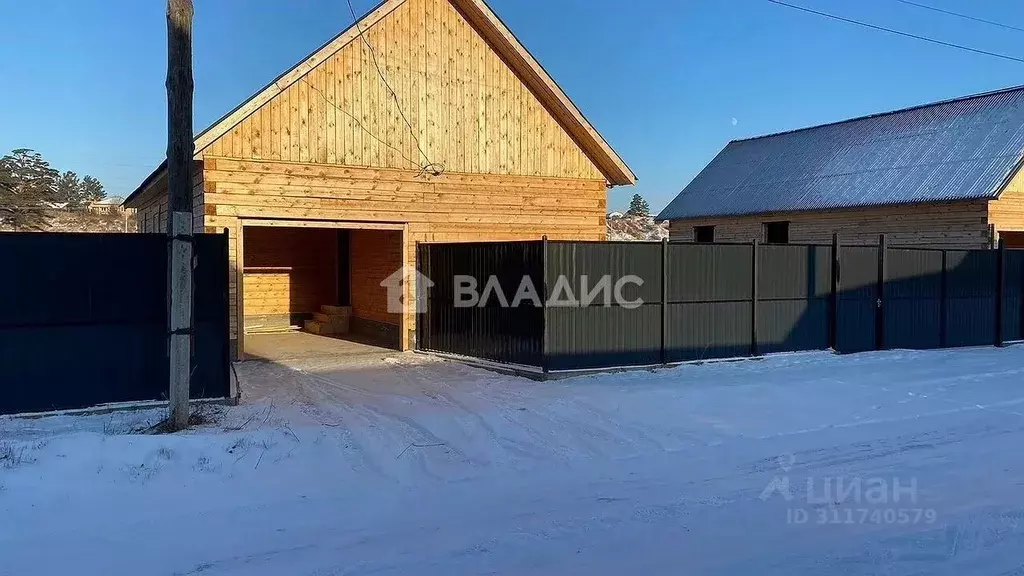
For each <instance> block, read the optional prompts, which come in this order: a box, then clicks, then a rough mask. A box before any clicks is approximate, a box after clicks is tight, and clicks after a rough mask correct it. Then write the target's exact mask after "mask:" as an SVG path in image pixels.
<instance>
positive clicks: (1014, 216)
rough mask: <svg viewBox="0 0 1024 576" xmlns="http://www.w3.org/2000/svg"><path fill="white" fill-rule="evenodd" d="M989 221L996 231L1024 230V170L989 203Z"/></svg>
mask: <svg viewBox="0 0 1024 576" xmlns="http://www.w3.org/2000/svg"><path fill="white" fill-rule="evenodd" d="M988 221H989V224H992V225H994V226H995V228H996V231H1000V230H1006V231H1017V232H1024V170H1020V171H1018V172H1017V174H1016V175H1015V176H1014V177H1013V178H1012V179H1011V180H1010V182H1009V183H1008V184H1007V185H1006V187H1005V188H1003V191H1002V193H1001V194H1000V195H999V198H998V199H996V200H992V201H991V202H989V203H988Z"/></svg>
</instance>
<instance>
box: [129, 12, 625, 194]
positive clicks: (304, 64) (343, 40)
mask: <svg viewBox="0 0 1024 576" xmlns="http://www.w3.org/2000/svg"><path fill="white" fill-rule="evenodd" d="M405 1H406V0H383V1H382V2H381V3H380V4H378V5H377V7H375V8H374V9H372V10H370V12H368V13H367V14H366V15H364V16H363V17H362V18H359V19H358V20H356V22H354V23H353V24H352V25H351V26H349V27H348V28H346V29H345V30H344V31H342V32H341V33H340V34H338V35H337V36H335V37H334V38H332V39H331V40H329V41H327V43H325V44H324V45H323V46H321V47H320V48H317V49H316V50H315V51H313V53H312V54H310V55H309V56H307V57H305V58H303V59H302V60H301V61H300V62H299V63H298V64H296V65H295V66H293V67H292V68H291V69H289V70H288V71H286V72H284V73H283V74H281V75H280V76H278V77H277V78H276V79H274V81H273V82H271V83H270V84H267V85H266V86H264V87H263V88H262V89H260V90H259V91H258V92H256V94H253V95H252V96H251V97H249V98H248V99H247V100H245V101H244V102H242V103H241V104H239V105H238V106H237V107H236V108H235V109H234V110H232V111H230V112H228V113H227V114H225V115H224V116H223V117H221V118H220V119H219V120H217V121H216V122H214V123H213V124H212V125H210V126H209V127H208V128H206V129H205V130H203V131H202V132H200V133H199V134H198V135H197V136H196V137H195V153H196V156H197V157H198V156H199V155H200V154H201V153H202V152H203V150H205V149H206V148H207V147H209V146H210V145H211V144H213V143H214V142H215V141H216V140H217V139H218V138H220V137H221V136H223V135H224V134H226V133H228V132H229V131H231V130H232V129H233V128H234V127H235V126H236V125H238V123H239V122H241V121H243V120H245V119H246V118H247V117H249V116H250V115H252V114H253V113H254V112H256V111H257V110H259V108H260V107H261V106H263V105H264V104H266V103H267V102H269V101H270V100H271V99H272V98H273V97H274V96H277V95H278V94H280V93H281V92H282V91H284V90H285V89H286V88H288V87H289V86H291V85H292V84H294V83H295V82H297V81H299V79H300V78H302V77H303V76H305V75H306V74H307V73H308V72H309V71H310V70H312V69H313V68H316V67H317V66H318V65H319V64H321V63H322V62H324V61H325V60H327V59H328V58H330V57H331V56H333V55H334V54H335V53H337V52H338V51H339V50H341V49H342V48H344V47H345V46H347V45H348V44H349V43H351V42H353V41H355V40H357V39H358V38H359V34H360V30H363V31H365V30H366V29H368V28H370V27H371V26H373V25H374V24H376V23H377V22H379V21H380V20H382V19H383V18H385V17H386V16H387V15H388V14H390V13H391V12H393V11H394V10H395V9H396V8H398V7H399V6H401V5H402V4H403V3H404V2H405ZM448 1H449V2H451V4H452V6H454V7H455V9H456V10H458V11H459V12H460V13H461V14H462V15H463V17H464V18H465V19H466V21H467V22H468V23H469V24H470V25H471V26H472V27H473V28H474V29H475V30H476V31H477V32H478V33H479V34H480V35H481V36H482V37H483V38H484V40H486V41H487V43H488V44H489V45H490V46H491V47H492V48H493V49H494V50H495V51H496V52H497V53H498V54H499V55H500V56H501V58H502V59H503V60H504V61H505V62H506V64H508V66H509V67H510V68H511V69H512V70H513V72H515V74H516V76H518V77H519V79H520V80H521V81H522V82H523V83H524V84H525V85H526V86H527V87H528V88H529V89H530V90H531V91H532V92H533V93H534V94H535V95H536V96H537V99H538V100H540V102H541V103H542V104H543V105H544V107H545V108H546V109H547V110H548V111H549V112H550V113H551V115H552V116H553V117H554V118H555V119H556V120H557V121H558V123H559V124H560V125H561V126H562V127H563V128H564V129H565V130H566V132H568V133H569V135H570V136H572V138H573V139H574V140H575V141H576V143H577V144H579V146H580V148H582V149H583V151H584V152H585V153H586V155H587V157H588V158H590V159H591V160H592V161H593V162H594V164H595V165H596V166H597V167H598V169H599V170H600V171H601V173H602V174H604V176H605V178H607V180H608V182H609V183H611V184H613V185H628V184H635V183H636V175H635V174H634V173H633V171H632V170H631V169H630V168H629V166H627V165H626V163H625V162H624V161H623V160H622V158H621V157H620V156H619V155H618V154H617V153H616V152H615V150H613V149H612V147H611V146H610V145H609V144H608V142H607V141H605V139H604V138H603V137H602V136H601V134H600V133H598V131H597V130H596V129H595V128H594V127H593V126H592V125H591V124H590V122H589V121H588V120H587V119H586V117H584V116H583V113H582V112H580V110H579V108H577V107H576V105H575V104H574V103H573V102H572V100H570V99H569V97H568V96H567V95H566V94H565V92H564V91H563V90H562V89H561V87H559V86H558V84H557V83H556V82H555V81H554V79H553V78H552V77H551V75H550V74H548V73H547V71H546V70H544V67H543V66H541V65H540V63H539V62H537V60H536V59H535V58H534V57H533V55H532V54H530V52H529V50H527V49H526V47H525V46H523V44H522V43H521V42H520V41H519V39H518V38H516V36H515V35H514V34H513V33H512V31H511V30H509V28H508V27H507V26H506V25H505V23H504V22H502V20H501V18H499V17H498V15H497V14H495V13H494V11H493V10H491V8H490V6H488V5H487V3H486V2H485V1H484V0H448ZM165 170H166V162H165V163H163V164H161V165H160V166H159V167H158V168H157V169H156V170H154V171H153V173H152V174H150V175H149V177H147V178H146V180H145V181H143V183H142V184H141V185H140V186H139V188H137V189H136V190H135V191H134V192H132V194H131V195H129V196H128V198H127V199H125V202H126V203H127V202H130V201H131V200H132V199H134V198H135V197H136V196H137V195H138V194H140V193H141V192H142V191H143V190H145V189H146V187H148V186H149V184H150V183H152V182H153V181H155V180H156V179H157V178H159V177H160V175H161V174H162V173H163V172H164V171H165Z"/></svg>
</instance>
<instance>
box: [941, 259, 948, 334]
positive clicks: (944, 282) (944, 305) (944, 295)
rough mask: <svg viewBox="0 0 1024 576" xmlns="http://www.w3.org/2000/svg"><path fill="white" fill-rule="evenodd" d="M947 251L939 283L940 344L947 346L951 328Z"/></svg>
mask: <svg viewBox="0 0 1024 576" xmlns="http://www.w3.org/2000/svg"><path fill="white" fill-rule="evenodd" d="M948 267H949V264H948V263H947V252H946V250H943V251H942V275H941V277H940V284H939V346H940V347H941V348H946V347H947V346H949V328H948V327H947V325H946V324H947V320H946V316H947V315H948V314H949V304H948V302H947V300H948V299H949V274H948V273H947V271H946V270H947V268H948Z"/></svg>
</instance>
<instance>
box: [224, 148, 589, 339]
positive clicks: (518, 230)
mask: <svg viewBox="0 0 1024 576" xmlns="http://www.w3.org/2000/svg"><path fill="white" fill-rule="evenodd" d="M205 190H206V192H205V195H204V209H205V212H206V217H205V224H206V226H207V228H209V229H214V230H218V231H219V230H222V229H224V228H226V229H228V230H229V233H230V237H229V254H230V257H231V259H232V262H235V261H236V259H237V238H238V236H239V234H240V233H241V226H240V221H241V220H243V219H273V218H278V219H289V220H308V221H317V220H320V221H346V222H368V223H392V224H396V225H399V226H404V227H405V228H406V230H407V235H406V241H405V246H404V247H403V252H402V257H403V262H404V263H405V265H406V266H409V267H412V266H414V265H415V244H416V242H473V241H476V242H479V241H496V240H530V239H540V238H541V237H542V236H543V235H545V234H546V235H548V236H549V237H550V238H551V239H553V240H555V239H564V240H604V239H605V234H606V228H605V211H606V205H607V204H606V203H607V200H606V198H607V195H606V185H605V181H604V180H603V179H600V180H579V179H570V178H540V177H524V176H508V175H487V174H458V173H446V174H443V175H441V176H436V177H435V176H428V175H423V174H421V173H419V172H417V171H412V170H387V169H368V168H355V167H341V166H325V165H314V164H303V163H292V162H265V161H247V160H237V159H228V158H207V160H206V172H205ZM246 233H248V229H246ZM352 273H353V275H355V274H356V273H357V270H356V269H355V267H353V269H352ZM236 285H237V283H236V282H232V285H231V290H232V297H235V296H234V295H235V286H236ZM414 298H415V294H413V293H410V294H409V295H408V296H407V300H406V302H412V301H414ZM241 305H242V307H244V303H241ZM236 318H237V317H233V319H234V320H235V322H233V323H232V326H233V327H235V328H233V330H235V331H233V337H237V330H236V328H237V324H236V322H237V320H236ZM407 320H408V321H407V322H406V330H407V333H408V332H409V331H412V330H414V328H415V318H414V316H413V315H409V316H407Z"/></svg>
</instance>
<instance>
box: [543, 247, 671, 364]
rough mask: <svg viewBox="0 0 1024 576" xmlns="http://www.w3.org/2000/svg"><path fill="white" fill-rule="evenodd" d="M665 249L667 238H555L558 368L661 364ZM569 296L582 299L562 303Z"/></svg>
mask: <svg viewBox="0 0 1024 576" xmlns="http://www.w3.org/2000/svg"><path fill="white" fill-rule="evenodd" d="M662 251H663V247H662V245H661V244H660V243H658V244H654V243H636V242H633V243H628V242H621V243H618V242H549V243H548V254H547V271H546V274H547V280H546V282H547V286H548V298H549V300H548V302H549V307H548V311H547V326H548V367H549V368H550V369H551V370H572V369H582V368H598V367H614V366H636V365H646V364H657V363H659V362H661V289H662V285H661V284H662V278H661V270H662ZM616 286H619V287H620V289H619V290H616ZM595 287H600V288H599V289H597V290H595ZM570 301H573V302H578V303H579V304H578V305H576V304H570V305H567V306H559V305H558V303H559V302H565V303H567V304H568V303H569V302H570ZM627 303H635V304H627ZM624 304H626V305H624Z"/></svg>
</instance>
